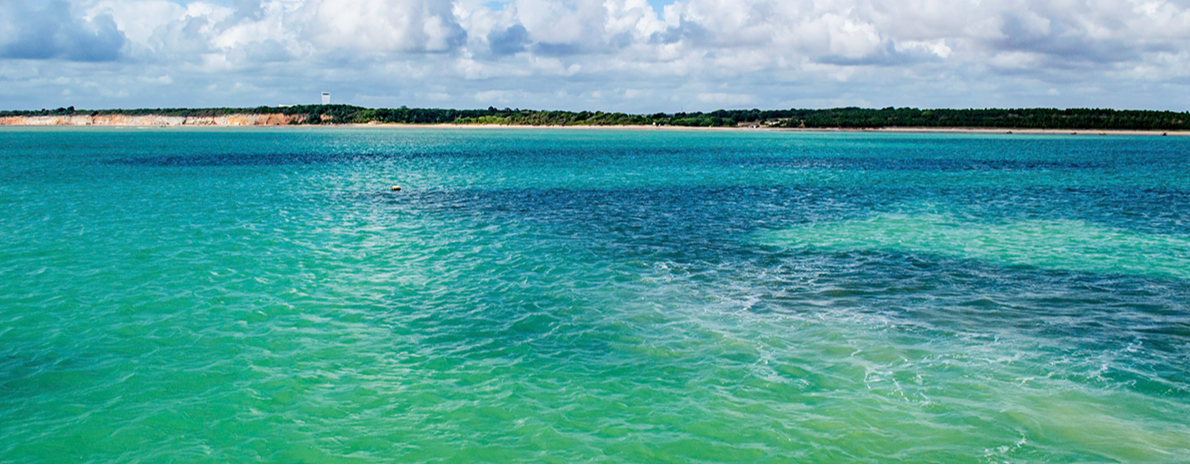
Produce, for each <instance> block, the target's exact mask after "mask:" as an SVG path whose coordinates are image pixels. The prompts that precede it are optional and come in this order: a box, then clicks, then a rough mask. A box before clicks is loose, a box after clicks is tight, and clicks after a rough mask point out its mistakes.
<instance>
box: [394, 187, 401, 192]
mask: <svg viewBox="0 0 1190 465" xmlns="http://www.w3.org/2000/svg"><path fill="white" fill-rule="evenodd" d="M399 190H401V186H393V192H396V191H399Z"/></svg>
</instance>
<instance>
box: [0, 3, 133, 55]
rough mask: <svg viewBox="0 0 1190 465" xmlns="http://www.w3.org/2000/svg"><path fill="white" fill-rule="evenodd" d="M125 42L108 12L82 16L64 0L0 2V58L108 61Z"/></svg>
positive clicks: (118, 52)
mask: <svg viewBox="0 0 1190 465" xmlns="http://www.w3.org/2000/svg"><path fill="white" fill-rule="evenodd" d="M124 43H125V38H124V34H123V33H122V32H121V31H120V30H119V29H118V28H117V27H116V23H115V21H114V20H113V19H112V17H111V15H98V16H94V17H90V18H86V17H82V16H80V15H79V12H78V11H77V10H76V9H75V8H72V7H71V5H70V4H69V3H67V2H66V1H64V0H54V1H51V2H48V3H47V4H45V5H44V6H42V7H41V8H34V7H33V5H30V4H29V3H28V2H5V3H0V58H15V59H67V60H74V61H111V60H116V59H118V58H119V57H120V50H121V49H122V48H123V47H124Z"/></svg>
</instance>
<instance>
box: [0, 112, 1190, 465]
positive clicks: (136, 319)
mask: <svg viewBox="0 0 1190 465" xmlns="http://www.w3.org/2000/svg"><path fill="white" fill-rule="evenodd" d="M392 185H400V186H402V187H403V189H402V190H401V191H400V192H393V191H391V190H390V186H392ZM0 212H3V221H0V461H3V462H82V461H98V462H133V461H137V462H141V461H144V462H226V461H232V462H242V461H247V462H256V461H266V462H307V461H318V462H339V461H347V462H374V461H386V462H393V461H395V462H554V461H574V462H595V461H598V462H668V461H717V462H772V461H794V462H804V461H809V462H872V461H890V462H902V461H914V462H936V461H945V462H951V461H960V462H1005V461H1009V462H1020V461H1033V462H1052V461H1061V462H1117V461H1120V462H1137V461H1143V462H1187V461H1190V426H1187V424H1188V422H1187V421H1186V419H1187V418H1190V271H1188V270H1190V140H1185V139H1181V138H1160V137H1058V136H1036V137H1031V136H1020V135H1016V136H987V135H917V134H899V135H898V134H862V133H847V134H832V133H818V134H816V133H776V132H652V131H614V130H606V131H605V130H597V131H596V130H587V131H584V130H575V131H565V130H495V129H492V130H488V129H474V130H445V129H426V130H415V129H371V128H369V129H358V130H357V129H330V130H327V129H290V128H286V129H277V130H272V129H253V130H174V129H128V130H115V129H107V130H86V129H73V130H68V129H6V130H0Z"/></svg>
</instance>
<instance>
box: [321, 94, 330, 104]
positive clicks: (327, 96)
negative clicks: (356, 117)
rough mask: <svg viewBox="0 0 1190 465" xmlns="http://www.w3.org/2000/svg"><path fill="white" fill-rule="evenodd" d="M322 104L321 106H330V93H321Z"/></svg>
mask: <svg viewBox="0 0 1190 465" xmlns="http://www.w3.org/2000/svg"><path fill="white" fill-rule="evenodd" d="M322 104H323V105H330V104H331V93H330V92H323V93H322Z"/></svg>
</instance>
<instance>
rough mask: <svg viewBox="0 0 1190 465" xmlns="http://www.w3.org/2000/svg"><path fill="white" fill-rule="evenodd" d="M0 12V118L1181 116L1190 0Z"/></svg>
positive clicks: (1188, 75) (406, 3)
mask: <svg viewBox="0 0 1190 465" xmlns="http://www.w3.org/2000/svg"><path fill="white" fill-rule="evenodd" d="M3 2H4V3H0V81H3V82H4V84H5V85H4V86H0V98H3V99H4V101H5V102H6V104H4V105H0V106H3V107H7V108H41V107H57V106H66V105H75V106H79V107H89V108H94V107H143V106H151V107H157V106H215V105H218V106H253V105H272V104H288V103H308V102H312V101H316V100H317V95H318V92H319V91H322V90H326V91H330V92H332V93H333V95H334V96H335V100H336V101H337V102H345V103H355V104H359V105H366V106H400V105H408V106H434V107H487V106H489V105H494V106H497V107H504V106H512V107H524V108H543V109H545V108H548V109H603V110H618V111H634V112H651V111H677V110H687V111H689V110H707V109H714V108H720V107H726V108H738V107H761V108H787V107H829V106H845V105H859V106H878V107H883V106H919V107H984V106H1059V107H1072V106H1074V107H1079V106H1105V107H1115V108H1152V109H1173V110H1185V109H1186V108H1187V107H1190V97H1187V95H1190V93H1188V92H1187V90H1190V89H1188V87H1190V2H1188V1H1147V0H1080V1H1073V0H1054V1H1049V2H1042V3H1038V2H1029V1H1017V0H1006V1H998V2H989V1H986V0H955V1H943V0H731V1H726V0H679V1H673V2H671V3H669V4H665V5H664V6H660V5H661V4H660V3H658V2H653V3H650V2H648V1H646V0H509V1H504V2H492V1H482V0H455V1H446V0H234V1H231V0H227V1H193V2H182V1H170V0H53V1H49V2H23V1H14V0H3ZM655 5H657V6H655Z"/></svg>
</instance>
